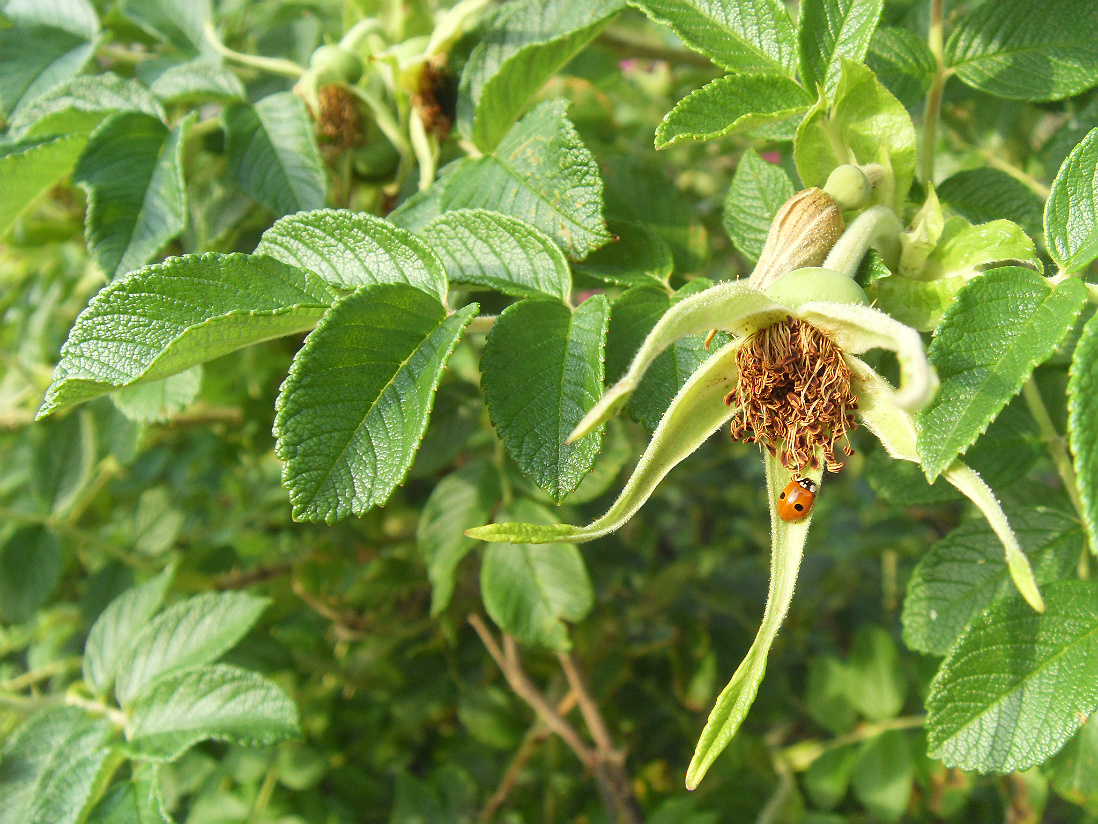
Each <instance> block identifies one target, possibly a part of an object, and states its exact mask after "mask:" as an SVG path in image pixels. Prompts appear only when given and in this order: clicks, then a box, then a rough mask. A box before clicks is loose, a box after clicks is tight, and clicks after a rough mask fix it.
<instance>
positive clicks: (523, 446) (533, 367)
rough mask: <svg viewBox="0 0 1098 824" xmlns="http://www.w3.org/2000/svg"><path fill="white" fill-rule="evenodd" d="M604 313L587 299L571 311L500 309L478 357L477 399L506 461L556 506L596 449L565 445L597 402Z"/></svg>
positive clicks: (533, 306) (543, 304)
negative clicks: (479, 385) (480, 389)
mask: <svg viewBox="0 0 1098 824" xmlns="http://www.w3.org/2000/svg"><path fill="white" fill-rule="evenodd" d="M609 314H610V308H609V304H608V302H607V300H606V298H605V297H604V296H602V295H596V296H594V297H591V298H588V299H587V300H586V301H584V302H583V303H582V304H580V305H579V306H578V307H577V308H576V309H575V310H572V309H569V308H568V307H567V306H565V305H564V304H562V303H559V302H556V301H549V300H524V301H520V302H519V303H516V304H513V305H512V306H510V307H508V308H507V309H506V310H505V311H504V312H503V314H502V315H500V317H499V319H498V320H497V321H496V323H495V325H493V327H492V331H491V332H490V333H489V334H488V340H487V341H486V343H485V346H484V356H483V357H482V358H481V371H482V372H483V380H482V383H483V386H484V397H485V401H486V402H487V404H488V411H489V412H490V413H491V416H492V422H493V423H494V424H495V426H496V429H497V430H498V431H499V435H500V437H501V438H502V439H503V443H504V444H505V445H506V447H507V452H508V454H510V455H511V457H512V458H513V459H514V461H515V463H517V464H518V466H519V468H521V469H522V471H523V473H524V474H525V475H526V476H527V477H529V478H530V479H531V480H532V481H533V482H534V483H536V484H537V485H538V486H539V487H541V488H542V489H544V490H545V491H546V492H548V493H549V495H550V497H552V498H553V499H554V500H556V501H560V500H561V499H562V498H564V496H565V495H567V494H568V493H569V492H571V491H572V490H574V489H575V488H576V487H577V486H579V484H580V481H582V480H583V476H584V475H586V474H587V472H588V471H589V470H590V469H591V466H592V464H593V463H594V460H595V456H596V455H597V454H598V452H599V448H600V446H601V443H602V436H601V433H600V434H599V435H596V436H595V437H593V438H591V439H590V441H588V442H584V443H578V444H570V443H566V441H567V440H568V436H569V434H571V432H572V429H573V428H574V427H575V425H576V424H577V423H579V421H580V419H581V418H582V417H583V416H584V414H586V413H587V411H588V410H589V409H591V407H592V406H594V405H595V403H596V401H598V399H599V397H600V396H601V395H602V382H603V349H604V346H605V341H606V326H607V322H608V320H609Z"/></svg>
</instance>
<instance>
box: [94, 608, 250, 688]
mask: <svg viewBox="0 0 1098 824" xmlns="http://www.w3.org/2000/svg"><path fill="white" fill-rule="evenodd" d="M268 603H269V602H268V600H267V599H266V598H256V597H255V596H254V595H248V594H247V593H245V592H218V593H212V592H210V593H205V594H203V595H196V596H194V597H193V598H188V599H187V600H185V601H180V602H179V603H177V604H173V605H172V606H170V607H168V609H166V610H164V611H163V612H162V613H160V614H159V615H157V616H156V617H155V618H153V619H152V620H151V621H149V622H148V623H147V624H146V625H145V626H144V627H143V628H142V629H141V631H140V632H139V633H138V634H137V635H136V636H134V638H133V639H132V641H131V642H130V644H129V645H128V646H127V648H126V650H125V652H124V653H123V655H122V656H121V658H120V660H119V662H118V666H117V673H118V674H117V679H116V683H115V695H116V696H117V697H118V703H119V704H121V705H122V706H123V707H127V706H129V705H130V704H132V703H133V702H134V700H135V699H137V698H138V697H140V696H141V694H142V693H143V692H144V691H145V688H146V687H148V686H149V685H150V684H152V683H153V682H154V681H156V680H157V679H159V678H162V677H163V676H165V675H166V674H168V673H170V672H174V671H175V670H180V669H187V668H190V667H199V666H203V665H204V664H209V663H211V662H212V661H215V660H217V658H219V657H220V656H221V655H222V654H224V653H225V652H227V651H228V650H229V649H231V648H232V647H233V646H234V645H235V644H236V643H237V642H238V641H239V640H240V639H241V638H243V637H244V633H246V632H247V631H248V630H250V629H251V628H252V626H254V624H255V622H256V621H258V620H259V616H260V615H261V614H262V613H263V610H265V609H266V608H267V605H268Z"/></svg>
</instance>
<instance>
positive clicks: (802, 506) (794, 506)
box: [793, 504, 804, 512]
mask: <svg viewBox="0 0 1098 824" xmlns="http://www.w3.org/2000/svg"><path fill="white" fill-rule="evenodd" d="M793 508H794V509H795V510H797V511H798V512H800V511H802V510H803V509H804V504H793Z"/></svg>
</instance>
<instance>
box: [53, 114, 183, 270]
mask: <svg viewBox="0 0 1098 824" xmlns="http://www.w3.org/2000/svg"><path fill="white" fill-rule="evenodd" d="M188 125H189V122H188V121H186V120H185V121H184V122H183V123H181V124H180V125H179V126H177V127H176V128H175V129H172V130H170V131H169V130H168V128H167V127H166V126H165V125H164V124H163V123H162V122H161V121H160V120H158V119H154V118H152V117H149V116H148V115H147V114H144V113H141V112H132V113H130V112H127V113H123V114H118V115H114V116H113V117H111V118H110V119H109V120H108V121H106V122H105V123H104V124H103V125H102V126H100V127H99V128H98V129H96V130H95V132H94V133H93V134H92V136H91V139H90V140H89V141H88V146H87V148H86V149H85V150H84V154H83V155H81V157H80V161H79V162H78V163H77V164H76V169H75V170H74V171H73V180H74V182H76V183H79V184H81V185H82V186H84V187H85V188H86V189H87V190H88V213H87V218H86V222H87V227H86V230H85V234H86V236H87V240H88V246H89V247H90V248H91V252H92V257H93V258H94V259H95V262H96V264H97V265H98V266H99V268H100V269H102V270H103V273H104V274H105V275H106V276H107V280H114V279H115V278H117V277H120V276H121V275H124V274H126V273H127V272H132V271H133V270H134V269H137V268H139V267H141V266H144V265H145V264H146V263H148V261H149V259H150V258H152V257H153V256H154V255H155V254H156V253H157V252H158V251H159V250H160V249H161V248H162V247H163V246H164V244H166V243H167V242H168V241H169V240H171V239H172V238H174V237H176V236H177V235H179V234H180V233H181V232H182V231H183V229H184V228H185V227H186V224H187V191H186V182H185V181H184V180H183V143H184V139H185V138H184V132H185V130H186V128H187V126H188Z"/></svg>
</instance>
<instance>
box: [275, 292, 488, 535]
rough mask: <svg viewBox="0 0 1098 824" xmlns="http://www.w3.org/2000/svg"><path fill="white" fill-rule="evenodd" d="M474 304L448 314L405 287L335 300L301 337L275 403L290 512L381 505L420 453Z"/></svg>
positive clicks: (306, 515)
mask: <svg viewBox="0 0 1098 824" xmlns="http://www.w3.org/2000/svg"><path fill="white" fill-rule="evenodd" d="M476 312H477V306H476V304H470V305H469V306H466V307H465V308H464V309H462V310H461V311H459V312H457V313H456V314H453V315H447V314H446V310H445V309H444V308H443V306H442V304H441V303H439V302H438V299H437V298H435V297H433V296H432V295H428V294H427V293H426V292H424V291H422V290H420V289H416V288H415V287H412V286H408V285H406V284H403V283H385V284H378V285H376V286H366V287H363V288H362V289H359V290H358V291H357V292H354V293H353V294H351V295H348V296H347V297H345V298H343V299H342V300H340V301H339V302H338V303H336V304H335V305H334V306H333V307H332V310H331V311H330V312H329V313H328V314H327V315H326V316H325V317H324V319H323V320H322V321H321V322H320V323H319V324H317V327H316V329H315V330H313V332H312V333H310V335H309V337H308V338H306V339H305V345H304V346H302V347H301V349H300V350H299V351H298V353H297V355H296V356H295V357H294V363H293V366H291V367H290V374H289V376H288V377H287V378H286V382H285V383H284V384H283V385H282V390H281V392H280V393H279V396H278V402H277V405H276V408H277V410H278V414H277V416H276V418H275V425H274V431H275V435H276V437H277V439H278V441H277V445H276V451H277V454H278V456H279V458H281V459H282V460H283V461H285V464H284V466H283V469H282V483H283V485H284V486H286V488H287V489H289V490H290V500H291V501H292V502H293V511H294V518H296V519H298V520H308V521H327V522H328V523H335V522H336V521H338V520H339V519H341V518H345V517H346V516H348V515H350V514H351V513H354V514H355V515H361V514H362V513H364V512H365V511H366V510H368V509H370V508H371V507H374V506H378V505H380V504H383V503H385V501H386V500H387V499H388V498H389V495H390V494H391V493H392V491H393V489H394V488H396V485H397V484H398V483H400V482H401V481H402V480H403V478H404V475H405V474H406V473H407V471H408V467H410V466H411V464H412V459H413V458H414V457H415V451H416V447H417V446H418V445H419V441H420V439H421V438H422V437H423V431H424V430H425V429H426V428H427V419H428V417H429V415H430V413H431V404H432V402H433V400H434V395H435V389H436V388H437V386H438V382H439V379H440V378H441V377H442V370H443V368H444V367H445V366H446V361H447V360H448V359H449V357H450V353H451V352H452V351H453V349H454V346H456V345H457V342H458V339H459V338H460V337H461V334H462V331H463V330H464V329H465V327H466V325H467V324H468V323H469V321H470V320H471V319H472V318H473V316H474V315H476Z"/></svg>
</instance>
